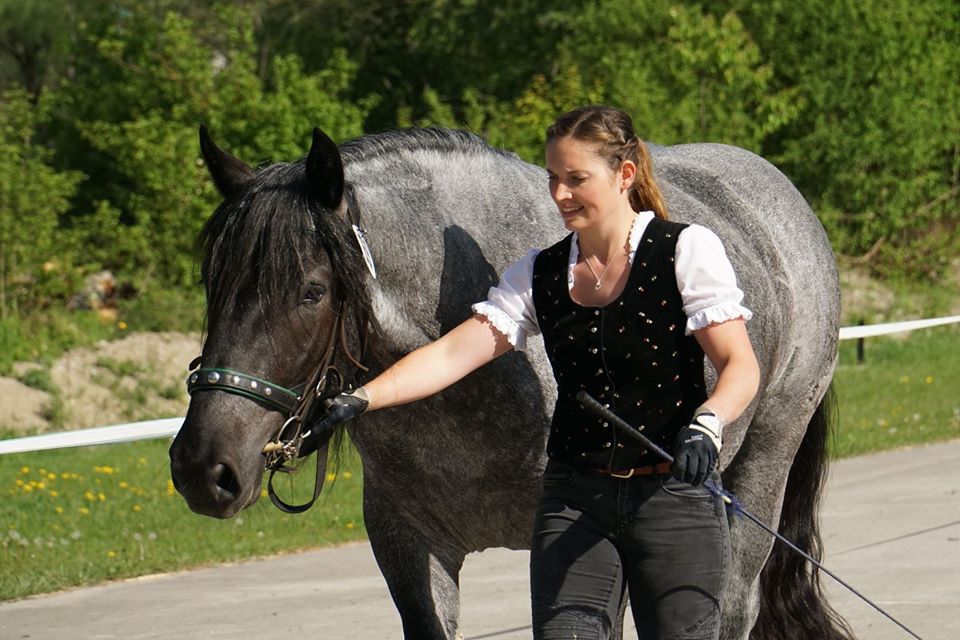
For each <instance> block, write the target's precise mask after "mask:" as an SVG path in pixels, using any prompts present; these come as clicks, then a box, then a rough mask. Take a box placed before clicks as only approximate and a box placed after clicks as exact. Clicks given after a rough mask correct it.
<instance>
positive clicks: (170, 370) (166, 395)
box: [0, 333, 200, 432]
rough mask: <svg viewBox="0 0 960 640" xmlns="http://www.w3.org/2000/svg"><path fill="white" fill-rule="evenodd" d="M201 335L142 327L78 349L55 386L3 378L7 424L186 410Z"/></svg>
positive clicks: (84, 422)
mask: <svg viewBox="0 0 960 640" xmlns="http://www.w3.org/2000/svg"><path fill="white" fill-rule="evenodd" d="M199 353H200V337H199V336H198V335H187V334H182V333H134V334H131V335H129V336H127V337H125V338H123V339H121V340H116V341H113V342H101V343H98V344H96V345H95V346H93V347H89V348H78V349H72V350H71V351H69V352H67V353H66V354H65V355H64V356H63V357H61V358H60V359H59V360H57V361H56V362H55V363H53V365H52V366H51V367H50V372H49V379H50V387H51V388H52V390H53V391H52V393H44V392H43V391H39V390H37V389H32V388H30V387H28V386H25V385H23V384H22V383H21V382H19V381H17V380H14V379H12V378H0V427H2V428H9V429H13V430H14V431H20V432H33V431H44V430H49V429H50V428H51V426H54V427H57V428H61V427H62V428H65V429H77V428H88V427H98V426H105V425H110V424H117V423H123V422H133V421H137V420H148V419H151V418H164V417H174V416H182V415H184V413H186V410H187V404H188V397H187V394H186V389H185V386H184V379H185V378H186V375H187V365H188V364H189V363H190V360H192V359H193V358H194V357H195V356H196V355H198V354H199Z"/></svg>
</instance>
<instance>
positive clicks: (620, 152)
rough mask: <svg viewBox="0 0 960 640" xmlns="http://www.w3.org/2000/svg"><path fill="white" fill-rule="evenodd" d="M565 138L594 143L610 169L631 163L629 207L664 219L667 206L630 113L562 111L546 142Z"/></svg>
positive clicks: (591, 109) (593, 108)
mask: <svg viewBox="0 0 960 640" xmlns="http://www.w3.org/2000/svg"><path fill="white" fill-rule="evenodd" d="M566 137H570V138H573V139H574V140H580V141H583V142H592V143H595V144H596V145H597V149H596V151H597V155H598V156H600V157H601V158H603V159H604V160H605V161H606V162H607V164H608V165H609V166H610V169H611V170H613V171H619V170H620V166H621V165H622V164H623V162H624V161H626V160H629V161H631V162H633V163H634V164H635V165H636V166H637V175H636V177H635V178H634V180H633V184H632V185H630V192H629V198H630V206H631V207H632V208H633V210H634V211H653V213H654V214H655V215H656V216H657V217H658V218H661V219H663V220H666V219H667V206H666V204H664V202H663V196H662V195H661V194H660V188H659V187H657V183H656V181H655V180H654V179H653V162H652V161H651V160H650V152H649V150H648V149H647V145H646V144H644V142H643V140H641V139H640V138H638V137H637V134H636V133H634V131H633V121H632V120H631V119H630V116H629V115H627V114H626V113H624V112H623V111H621V110H620V109H614V108H613V107H606V106H602V105H593V106H588V107H579V108H577V109H574V110H573V111H568V112H567V113H565V114H563V115H562V116H560V117H559V118H557V120H556V122H554V123H553V124H552V125H550V126H549V127H548V128H547V142H550V141H551V140H554V139H557V138H566Z"/></svg>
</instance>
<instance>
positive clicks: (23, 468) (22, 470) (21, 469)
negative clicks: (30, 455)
mask: <svg viewBox="0 0 960 640" xmlns="http://www.w3.org/2000/svg"><path fill="white" fill-rule="evenodd" d="M20 473H23V474H27V473H30V467H20Z"/></svg>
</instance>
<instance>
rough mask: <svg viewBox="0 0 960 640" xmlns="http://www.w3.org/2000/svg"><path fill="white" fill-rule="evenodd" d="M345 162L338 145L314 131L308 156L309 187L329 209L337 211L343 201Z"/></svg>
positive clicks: (319, 131) (319, 132)
mask: <svg viewBox="0 0 960 640" xmlns="http://www.w3.org/2000/svg"><path fill="white" fill-rule="evenodd" d="M343 181H344V178H343V160H342V159H341V158H340V149H338V148H337V143H335V142H334V141H333V140H331V139H330V136H328V135H327V134H325V133H324V132H323V131H321V130H320V129H314V130H313V143H312V144H311V145H310V153H308V154H307V185H308V186H309V189H310V192H311V193H312V194H313V196H314V197H315V198H316V199H317V200H318V201H319V202H320V204H322V205H323V206H324V207H326V208H327V209H337V208H338V207H339V206H340V201H341V200H342V199H343Z"/></svg>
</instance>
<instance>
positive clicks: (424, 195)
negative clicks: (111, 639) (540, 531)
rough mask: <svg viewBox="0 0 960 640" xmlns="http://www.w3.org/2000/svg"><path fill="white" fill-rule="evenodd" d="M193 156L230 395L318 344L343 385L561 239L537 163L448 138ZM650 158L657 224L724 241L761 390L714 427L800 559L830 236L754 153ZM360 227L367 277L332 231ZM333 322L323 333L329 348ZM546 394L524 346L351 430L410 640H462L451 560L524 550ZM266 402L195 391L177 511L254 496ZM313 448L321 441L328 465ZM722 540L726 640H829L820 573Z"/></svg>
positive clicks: (659, 151) (835, 293) (742, 541)
mask: <svg viewBox="0 0 960 640" xmlns="http://www.w3.org/2000/svg"><path fill="white" fill-rule="evenodd" d="M201 149H202V153H203V156H204V158H205V160H206V163H207V166H208V168H209V169H210V172H211V175H212V177H213V180H214V182H215V183H216V185H217V188H218V189H219V191H220V192H221V193H222V195H223V196H224V201H223V204H222V205H221V206H220V207H219V208H218V209H217V210H216V212H215V213H214V214H213V216H212V217H211V219H210V221H209V222H208V224H207V227H206V230H205V232H204V236H203V241H204V244H205V251H206V254H205V257H204V261H203V269H202V271H203V273H202V275H203V281H204V283H205V286H206V291H207V296H208V320H207V338H206V341H205V344H204V347H203V353H202V367H204V368H205V369H209V368H221V369H229V370H231V371H234V372H242V373H243V374H245V375H247V376H251V377H250V378H246V377H244V378H243V379H242V380H243V381H255V380H254V377H255V378H257V379H260V380H261V381H270V382H271V383H274V384H275V385H280V386H283V387H286V388H293V387H296V386H297V385H298V384H301V383H304V382H305V381H306V380H307V379H308V378H309V377H310V376H311V374H312V373H313V372H314V371H315V369H316V367H317V365H318V363H319V362H320V360H321V359H322V358H323V356H324V353H325V352H327V350H328V349H329V346H330V345H334V346H335V351H334V354H335V355H334V364H335V365H336V367H337V369H338V370H339V371H340V373H342V374H343V378H344V379H345V383H346V384H350V383H358V382H362V379H361V378H359V377H358V376H359V375H360V373H359V369H358V368H357V366H356V365H355V364H354V363H353V362H352V361H351V358H350V357H348V355H351V354H352V355H353V356H354V357H355V358H360V357H362V359H363V362H364V364H366V365H367V366H369V367H370V368H371V370H372V373H376V371H378V370H381V369H382V368H384V367H385V366H387V365H389V364H390V363H391V362H393V361H394V360H395V359H397V358H399V357H400V356H401V355H403V354H405V353H407V352H409V351H410V350H412V349H414V348H416V347H418V346H420V345H423V344H424V343H426V342H428V341H430V340H433V339H435V338H437V337H438V336H440V335H441V334H442V333H444V332H445V331H447V330H449V329H451V328H452V327H454V326H455V325H456V324H458V323H459V322H461V321H462V320H463V319H464V318H466V317H467V315H468V314H469V313H470V304H471V303H473V302H475V301H478V300H482V299H484V298H485V295H486V291H487V289H488V287H490V286H491V285H493V284H495V283H496V282H497V279H498V275H497V274H498V273H500V272H502V271H503V269H505V268H506V267H507V266H508V265H509V264H511V263H512V262H513V261H514V260H516V259H518V258H519V257H520V256H522V255H523V254H524V253H525V252H526V251H527V250H528V248H530V247H546V246H549V245H550V244H552V243H553V242H555V241H557V240H559V239H560V238H562V237H563V235H564V234H565V233H566V232H565V230H564V229H563V227H562V224H561V222H560V219H559V215H558V213H557V211H556V208H555V206H554V204H553V203H552V201H551V199H550V196H549V193H548V189H547V180H546V173H545V171H544V170H543V169H541V168H538V167H536V166H533V165H530V164H527V163H525V162H523V161H521V160H520V159H519V158H517V157H516V156H515V155H513V154H510V153H507V152H504V151H500V150H496V149H493V148H491V147H489V146H488V145H486V144H485V143H484V142H483V141H482V140H481V139H480V138H478V137H476V136H473V135H471V134H468V133H464V132H459V131H446V130H434V129H424V130H409V131H399V132H389V133H383V134H378V135H371V136H366V137H362V138H359V139H357V140H353V141H350V142H346V143H345V144H343V145H342V146H340V147H339V148H338V147H337V145H335V144H334V143H333V142H332V141H331V140H330V139H329V138H328V137H327V136H326V135H324V134H323V133H322V132H320V131H319V130H316V131H315V132H314V137H313V144H312V148H311V149H310V152H309V154H308V156H307V157H306V158H305V159H303V160H301V161H299V162H294V163H291V164H284V163H281V164H274V165H271V166H267V167H265V168H262V169H259V170H254V169H251V168H250V167H248V166H247V165H245V164H244V163H242V162H241V161H240V160H237V159H235V158H233V157H232V156H230V155H228V154H227V153H225V152H224V151H222V150H221V149H220V148H218V147H217V146H216V145H215V144H214V143H213V141H212V140H211V139H210V137H209V136H208V134H207V133H206V131H205V130H201ZM651 151H652V154H653V159H654V163H655V166H656V173H657V177H658V179H659V183H660V186H661V188H662V191H663V193H664V196H665V198H666V202H667V207H668V209H669V212H670V214H671V215H672V217H673V219H675V220H677V221H681V222H697V223H699V224H702V225H705V226H707V227H709V228H711V229H713V230H714V231H715V232H716V233H717V234H718V235H719V236H720V238H722V239H723V242H724V244H725V246H726V248H727V251H728V254H729V256H730V259H731V261H732V262H733V265H734V267H735V269H736V272H737V274H738V278H739V282H740V284H741V286H742V288H743V289H744V291H745V293H746V300H745V304H746V305H747V306H748V307H750V308H752V309H753V310H754V312H755V318H754V319H753V320H752V321H751V322H750V323H748V327H749V332H750V337H751V339H752V341H753V346H754V349H755V351H756V353H757V357H758V359H759V361H760V367H761V372H762V380H761V386H760V392H759V394H758V396H757V398H756V400H755V401H754V403H753V404H752V405H751V406H750V407H749V409H748V410H747V412H746V413H745V415H744V416H743V417H742V418H741V419H740V420H738V421H737V422H736V423H735V424H733V425H732V426H730V427H728V429H727V432H726V437H725V446H724V448H723V457H722V466H723V482H724V485H725V486H726V487H727V488H728V489H730V490H731V491H733V492H734V493H735V494H737V495H738V496H739V497H740V498H741V500H742V501H743V502H744V504H745V505H746V506H747V508H749V509H750V510H751V511H753V512H754V513H755V514H757V515H758V516H760V517H761V518H763V519H764V520H766V521H767V522H768V523H775V524H779V528H780V531H781V532H783V533H784V534H785V535H787V536H788V537H789V538H791V539H792V540H794V541H796V542H797V543H799V544H800V545H801V546H802V547H804V548H806V549H808V550H810V551H812V552H813V553H814V554H819V544H820V540H819V534H818V531H817V527H816V511H817V505H818V497H819V494H820V488H821V484H822V482H823V478H824V471H825V464H826V460H825V456H824V448H825V441H826V438H827V427H828V425H827V417H828V413H829V412H828V409H827V407H826V403H825V399H826V397H828V396H827V394H828V388H829V384H830V380H831V377H832V375H833V369H834V364H835V359H836V353H837V337H838V318H839V287H838V283H837V274H836V269H835V265H834V258H833V255H832V253H831V250H830V246H829V244H828V242H827V238H826V236H825V234H824V232H823V229H822V227H821V226H820V224H819V223H818V221H817V219H816V217H815V216H814V215H813V213H812V212H811V210H810V208H809V206H808V205H807V204H806V202H805V201H804V200H803V198H802V197H801V195H800V194H799V193H798V192H797V190H796V189H795V188H794V187H793V185H792V184H791V183H790V182H789V181H788V180H787V178H785V177H784V176H783V175H782V174H781V173H780V172H779V171H777V170H776V169H775V168H774V167H773V166H771V165H770V164H769V163H767V162H765V161H764V160H762V159H761V158H759V157H757V156H756V155H753V154H751V153H749V152H746V151H744V150H741V149H737V148H734V147H730V146H724V145H716V144H690V145H680V146H673V147H657V146H652V147H651ZM355 216H356V217H358V218H359V221H360V225H361V226H362V227H363V228H364V230H365V231H366V237H367V240H368V242H369V246H370V248H371V250H372V254H373V258H374V260H375V263H376V268H377V274H376V278H373V277H372V276H371V275H370V274H369V273H368V271H367V268H366V266H365V265H364V262H363V260H362V258H361V256H360V251H359V249H358V243H357V241H356V239H355V237H354V235H353V232H352V231H351V227H350V224H349V223H348V220H349V219H354V217H355ZM338 313H339V315H340V316H342V318H343V324H342V326H341V328H340V329H339V330H338V331H337V333H338V334H341V335H337V336H331V333H332V331H333V329H332V328H333V327H334V326H335V325H334V318H335V316H337V315H338ZM361 352H362V356H361V355H360V354H361ZM705 366H707V367H708V370H707V377H708V380H709V381H710V384H711V385H712V384H713V381H714V380H715V377H716V375H715V372H714V371H713V370H712V368H710V365H709V363H707V364H706V365H705ZM336 386H338V385H336V384H333V385H328V387H327V388H325V389H324V393H325V394H327V395H330V394H332V393H334V392H335V391H336V389H335V388H332V387H336ZM248 396H249V394H248ZM554 398H555V387H554V383H553V379H552V374H551V372H550V368H549V366H548V365H547V362H546V357H545V354H544V353H543V348H542V343H540V342H537V341H533V342H532V343H531V344H530V347H529V349H528V351H527V352H525V353H516V352H511V353H509V354H507V355H506V356H504V357H502V358H500V359H498V360H497V361H495V362H493V363H492V364H490V365H488V366H487V367H484V368H481V369H480V370H478V371H476V372H475V373H473V374H471V375H470V376H468V377H467V378H466V379H465V380H463V381H461V382H460V383H458V384H456V385H454V386H452V387H451V388H449V389H447V390H446V391H444V392H443V393H440V394H438V395H436V396H434V397H431V398H429V399H426V400H422V401H420V402H417V403H414V404H412V405H408V406H404V407H399V408H394V409H388V410H383V411H377V412H373V413H371V414H368V415H365V416H361V417H360V418H359V419H357V420H355V421H354V422H353V423H351V424H349V425H348V427H347V430H348V432H349V436H350V439H351V440H352V441H353V443H354V445H355V446H356V448H357V450H358V451H359V454H360V456H361V458H362V461H363V470H364V486H363V496H364V497H363V501H364V502H363V513H364V519H365V522H366V527H367V529H368V532H369V537H370V542H371V545H372V547H373V551H374V554H375V555H376V560H377V562H378V563H379V566H380V569H381V571H382V572H383V575H384V578H385V579H386V582H387V585H388V586H389V589H390V593H391V594H392V596H393V599H394V602H395V604H396V606H397V609H398V610H399V612H400V616H401V618H402V620H403V629H404V634H405V637H406V638H409V639H418V640H419V639H423V638H455V637H457V635H458V633H460V631H459V608H460V601H459V586H458V585H459V573H460V568H461V564H462V562H463V560H464V556H466V555H467V554H468V553H470V552H472V551H477V550H481V549H486V548H488V547H509V548H512V549H524V548H527V546H528V536H529V534H530V531H531V526H532V518H533V512H534V504H535V498H536V495H537V493H538V489H539V478H540V474H541V471H542V470H543V466H544V464H545V459H544V447H545V439H546V433H547V429H548V425H549V416H550V412H551V410H552V406H553V402H554ZM263 400H264V397H263V396H262V395H261V396H253V397H245V396H244V395H242V394H238V393H236V392H231V393H224V392H205V393H195V394H194V395H193V398H192V400H191V403H190V408H189V412H188V414H187V417H186V421H185V422H184V424H183V428H182V430H181V431H180V433H179V435H178V436H177V438H176V440H175V442H174V443H173V446H172V447H171V449H170V459H171V470H172V474H173V480H174V482H175V485H176V487H177V488H178V490H179V491H180V493H181V494H182V495H183V496H184V498H185V499H186V501H187V503H188V504H189V505H190V508H191V509H193V510H194V511H196V512H198V513H201V514H204V515H208V516H213V517H219V518H226V517H230V516H233V515H235V514H236V513H237V512H238V511H240V510H241V509H243V508H244V507H246V506H249V505H250V504H251V503H253V502H254V501H255V500H256V499H257V497H258V496H259V494H260V486H261V481H262V477H263V473H264V455H263V454H262V453H261V451H262V450H263V449H264V446H265V444H266V443H267V442H268V441H270V440H271V439H273V438H274V437H275V436H276V434H277V433H278V431H279V430H280V429H281V426H282V425H283V424H284V422H285V419H286V415H285V414H284V413H283V412H281V411H280V410H278V408H277V407H275V406H273V405H271V404H269V403H267V402H264V401H263ZM318 404H319V403H318ZM314 415H316V413H315V412H314ZM327 451H328V447H327V446H326V445H324V446H322V447H321V448H320V452H319V455H320V456H321V457H322V462H323V463H325V461H326V456H327ZM731 527H732V539H733V549H734V556H733V557H734V567H733V572H732V573H733V578H732V582H731V585H730V588H729V590H728V595H727V597H726V599H725V601H724V603H723V633H722V637H723V638H726V639H734V638H737V639H739V638H747V637H753V638H762V639H763V640H771V639H776V638H804V639H808V638H821V639H822V638H843V637H847V632H846V631H845V630H844V628H843V623H842V622H841V621H839V620H838V619H837V617H836V615H835V614H834V613H833V612H832V610H831V609H830V608H829V606H828V605H827V604H826V603H825V601H824V600H823V597H822V594H821V592H820V587H819V581H818V574H817V573H815V572H811V571H810V570H809V568H808V567H807V566H806V564H805V563H804V561H803V560H801V559H799V558H794V557H791V555H790V553H789V551H788V550H786V549H785V548H784V547H783V545H781V544H779V543H778V544H777V545H776V548H774V545H773V541H772V539H771V538H770V537H769V536H768V535H767V534H766V533H763V532H762V531H760V530H759V528H757V527H756V526H754V525H753V524H751V523H749V522H747V521H740V520H736V519H734V520H733V521H732V522H731ZM751 629H752V635H751ZM618 635H619V634H618Z"/></svg>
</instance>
